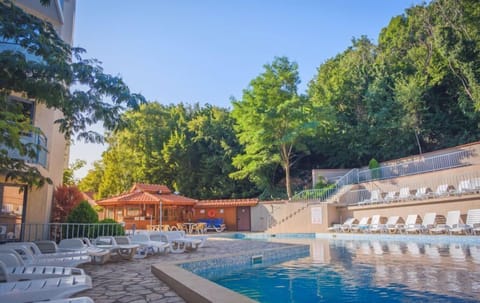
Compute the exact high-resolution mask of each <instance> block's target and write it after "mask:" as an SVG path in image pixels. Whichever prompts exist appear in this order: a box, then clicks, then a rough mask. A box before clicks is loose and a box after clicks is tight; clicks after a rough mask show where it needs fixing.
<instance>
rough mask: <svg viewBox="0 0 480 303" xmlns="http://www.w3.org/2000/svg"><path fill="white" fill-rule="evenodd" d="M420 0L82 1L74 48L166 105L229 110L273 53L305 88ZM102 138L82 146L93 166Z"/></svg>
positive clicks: (77, 153) (76, 155)
mask: <svg viewBox="0 0 480 303" xmlns="http://www.w3.org/2000/svg"><path fill="white" fill-rule="evenodd" d="M420 3H422V1H419V0H334V1H328V0H316V1H314V0H312V1H307V0H296V1H294V0H275V1H274V0H223V1H220V0H190V1H182V0H170V1H163V0H141V1H140V0H137V1H118V0H101V1H94V0H81V1H77V11H76V20H75V31H74V45H75V46H80V47H83V48H85V49H86V50H87V54H86V57H90V58H96V59H99V60H100V61H102V66H103V67H104V70H105V72H107V73H110V74H113V75H120V76H121V77H122V78H123V79H124V81H125V82H126V83H127V85H128V86H129V87H130V89H131V91H132V92H139V93H142V94H143V95H144V96H145V97H146V98H147V100H149V101H158V102H160V103H163V104H170V103H179V102H184V103H188V104H193V103H196V102H198V103H200V104H206V103H209V104H213V105H218V106H222V107H228V108H229V107H230V97H235V98H236V99H241V97H242V90H243V89H245V88H246V87H247V86H248V84H249V82H250V81H251V80H252V79H253V78H255V77H256V76H258V75H259V74H260V73H261V72H262V71H263V65H264V64H266V63H270V62H271V61H272V60H273V58H274V57H275V56H287V57H288V58H289V59H290V60H291V61H296V62H297V63H298V65H299V72H300V78H301V81H302V83H301V84H300V92H304V91H305V90H306V87H307V85H308V82H309V81H310V80H312V79H313V77H314V76H315V74H316V70H317V68H318V67H319V66H320V65H321V64H322V63H323V62H325V60H327V59H329V58H332V57H334V56H335V55H337V54H338V53H341V52H342V51H344V50H345V49H346V48H347V47H348V46H350V45H351V40H352V38H354V37H357V38H358V37H360V36H361V35H366V36H368V37H369V38H370V39H372V40H373V41H374V42H377V38H378V34H379V33H380V30H381V29H382V28H383V27H385V26H387V25H388V23H389V21H390V19H391V18H392V17H394V16H397V15H400V14H402V13H404V11H405V9H407V8H409V7H411V6H412V5H415V4H420ZM105 148H106V147H105V146H102V145H93V144H83V143H75V145H73V146H72V147H71V153H70V160H71V161H74V160H75V159H83V160H86V161H87V162H88V164H89V165H88V166H87V167H86V168H85V169H83V170H81V171H79V172H77V174H76V176H77V177H83V176H84V175H85V174H86V172H87V169H88V168H89V167H90V165H91V163H92V162H93V161H94V160H98V159H100V156H101V152H102V151H103V150H104V149H105Z"/></svg>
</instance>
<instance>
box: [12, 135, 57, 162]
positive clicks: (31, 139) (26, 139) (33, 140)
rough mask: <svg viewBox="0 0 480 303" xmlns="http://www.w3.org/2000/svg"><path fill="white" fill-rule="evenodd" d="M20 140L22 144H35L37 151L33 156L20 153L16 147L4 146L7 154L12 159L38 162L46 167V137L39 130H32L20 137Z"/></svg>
mask: <svg viewBox="0 0 480 303" xmlns="http://www.w3.org/2000/svg"><path fill="white" fill-rule="evenodd" d="M20 141H21V142H22V144H24V145H27V144H29V145H32V146H37V147H38V148H37V152H36V156H35V157H29V156H28V155H20V152H19V151H18V150H17V149H12V148H5V147H4V148H5V149H6V150H7V156H8V157H10V158H12V159H18V160H24V161H25V162H27V163H31V164H39V165H41V166H43V167H47V153H48V150H47V138H46V137H45V136H44V135H42V134H41V133H39V132H32V133H30V134H28V135H24V136H22V137H21V138H20Z"/></svg>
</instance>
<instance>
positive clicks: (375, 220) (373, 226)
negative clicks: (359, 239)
mask: <svg viewBox="0 0 480 303" xmlns="http://www.w3.org/2000/svg"><path fill="white" fill-rule="evenodd" d="M380 219H381V217H380V215H374V216H372V220H371V222H370V224H369V225H368V228H367V229H364V230H363V231H364V232H377V231H380V229H381V228H382V227H381V226H382V225H383V224H381V222H380Z"/></svg>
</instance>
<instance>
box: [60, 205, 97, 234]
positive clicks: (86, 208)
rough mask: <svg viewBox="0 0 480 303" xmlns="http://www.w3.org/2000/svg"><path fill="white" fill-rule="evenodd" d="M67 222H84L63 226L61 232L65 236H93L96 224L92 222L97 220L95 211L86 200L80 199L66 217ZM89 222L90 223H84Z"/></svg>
mask: <svg viewBox="0 0 480 303" xmlns="http://www.w3.org/2000/svg"><path fill="white" fill-rule="evenodd" d="M67 222H68V223H84V224H78V225H70V226H68V227H64V228H63V234H64V235H65V237H67V238H74V237H88V238H94V234H95V229H96V226H94V225H93V223H97V222H98V214H97V212H96V211H95V210H94V209H93V208H92V207H91V206H90V204H89V203H88V202H87V201H85V200H84V201H81V202H80V203H79V204H78V205H77V206H76V207H75V208H74V209H72V211H71V212H70V214H69V215H68V217H67ZM85 223H90V224H85Z"/></svg>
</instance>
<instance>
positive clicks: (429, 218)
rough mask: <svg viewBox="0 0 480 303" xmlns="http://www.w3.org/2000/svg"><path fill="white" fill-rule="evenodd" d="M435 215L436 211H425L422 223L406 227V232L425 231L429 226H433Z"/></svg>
mask: <svg viewBox="0 0 480 303" xmlns="http://www.w3.org/2000/svg"><path fill="white" fill-rule="evenodd" d="M436 217H437V214H436V213H426V214H425V216H424V217H423V221H422V224H415V225H413V226H410V227H407V228H406V230H405V231H406V232H407V233H409V232H415V233H425V232H427V231H428V230H429V229H430V228H432V227H433V226H435V219H436Z"/></svg>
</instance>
